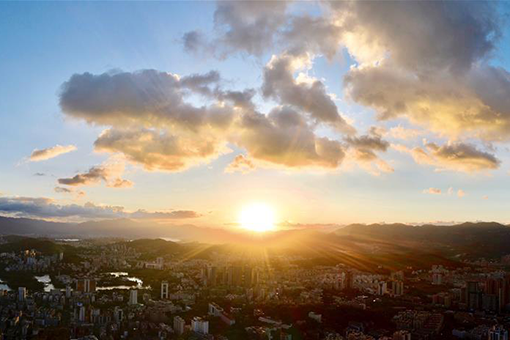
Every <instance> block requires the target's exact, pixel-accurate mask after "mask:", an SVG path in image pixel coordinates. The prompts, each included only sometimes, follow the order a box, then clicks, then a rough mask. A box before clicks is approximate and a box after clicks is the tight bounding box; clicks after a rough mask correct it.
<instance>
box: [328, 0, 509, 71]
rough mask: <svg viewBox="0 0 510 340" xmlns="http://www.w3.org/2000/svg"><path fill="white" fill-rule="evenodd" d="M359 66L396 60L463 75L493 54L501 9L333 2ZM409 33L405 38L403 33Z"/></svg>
mask: <svg viewBox="0 0 510 340" xmlns="http://www.w3.org/2000/svg"><path fill="white" fill-rule="evenodd" d="M330 4H331V7H332V9H333V11H334V12H335V17H336V18H337V19H340V20H342V19H343V26H344V27H345V30H346V32H345V34H344V41H345V42H346V45H347V48H348V49H349V52H350V53H351V54H352V55H354V56H355V57H356V58H357V59H358V60H359V61H362V62H367V63H368V62H373V61H377V60H382V59H385V58H386V59H391V60H392V61H393V62H394V63H395V64H396V65H398V66H400V67H402V68H405V69H407V70H410V71H412V72H425V71H436V70H446V71H452V72H460V71H463V70H466V69H469V68H470V67H471V65H472V64H473V63H474V62H476V61H478V60H480V59H482V58H483V57H485V56H487V54H489V53H490V52H491V51H492V50H493V48H494V45H495V42H496V41H497V39H498V37H499V36H500V32H499V27H500V16H499V14H498V8H497V4H496V3H494V2H491V1H477V2H462V3H456V2H437V1H409V2H390V3H387V2H368V1H349V2H334V1H332V2H330ZM404 31H405V32H404Z"/></svg>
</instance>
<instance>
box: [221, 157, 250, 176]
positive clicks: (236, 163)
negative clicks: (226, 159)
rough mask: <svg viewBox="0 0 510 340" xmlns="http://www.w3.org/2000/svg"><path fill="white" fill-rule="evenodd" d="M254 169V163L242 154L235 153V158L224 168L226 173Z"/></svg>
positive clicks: (245, 171)
mask: <svg viewBox="0 0 510 340" xmlns="http://www.w3.org/2000/svg"><path fill="white" fill-rule="evenodd" d="M254 169H255V164H253V162H252V161H251V160H250V159H249V158H246V157H245V156H244V155H237V156H236V158H234V160H233V161H232V163H230V164H229V165H228V166H227V167H226V168H225V172H226V173H234V172H241V173H243V174H247V173H249V172H251V171H253V170H254Z"/></svg>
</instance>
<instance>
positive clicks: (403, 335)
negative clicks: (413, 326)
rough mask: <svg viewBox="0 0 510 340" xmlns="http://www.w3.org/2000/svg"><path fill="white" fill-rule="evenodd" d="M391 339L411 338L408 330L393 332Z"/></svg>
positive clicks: (402, 339) (409, 339)
mask: <svg viewBox="0 0 510 340" xmlns="http://www.w3.org/2000/svg"><path fill="white" fill-rule="evenodd" d="M393 340H411V333H409V332H408V331H396V332H395V333H393Z"/></svg>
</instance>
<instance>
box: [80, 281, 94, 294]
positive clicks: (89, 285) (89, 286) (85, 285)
mask: <svg viewBox="0 0 510 340" xmlns="http://www.w3.org/2000/svg"><path fill="white" fill-rule="evenodd" d="M76 291H78V292H82V293H93V292H95V291H96V280H94V279H79V280H78V281H76Z"/></svg>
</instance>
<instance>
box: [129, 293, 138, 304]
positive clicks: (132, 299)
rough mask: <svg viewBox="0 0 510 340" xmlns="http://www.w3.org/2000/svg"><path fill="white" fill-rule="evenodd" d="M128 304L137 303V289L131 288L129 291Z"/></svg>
mask: <svg viewBox="0 0 510 340" xmlns="http://www.w3.org/2000/svg"><path fill="white" fill-rule="evenodd" d="M129 304H130V305H136V304H138V291H137V290H136V289H131V290H130V291H129Z"/></svg>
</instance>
